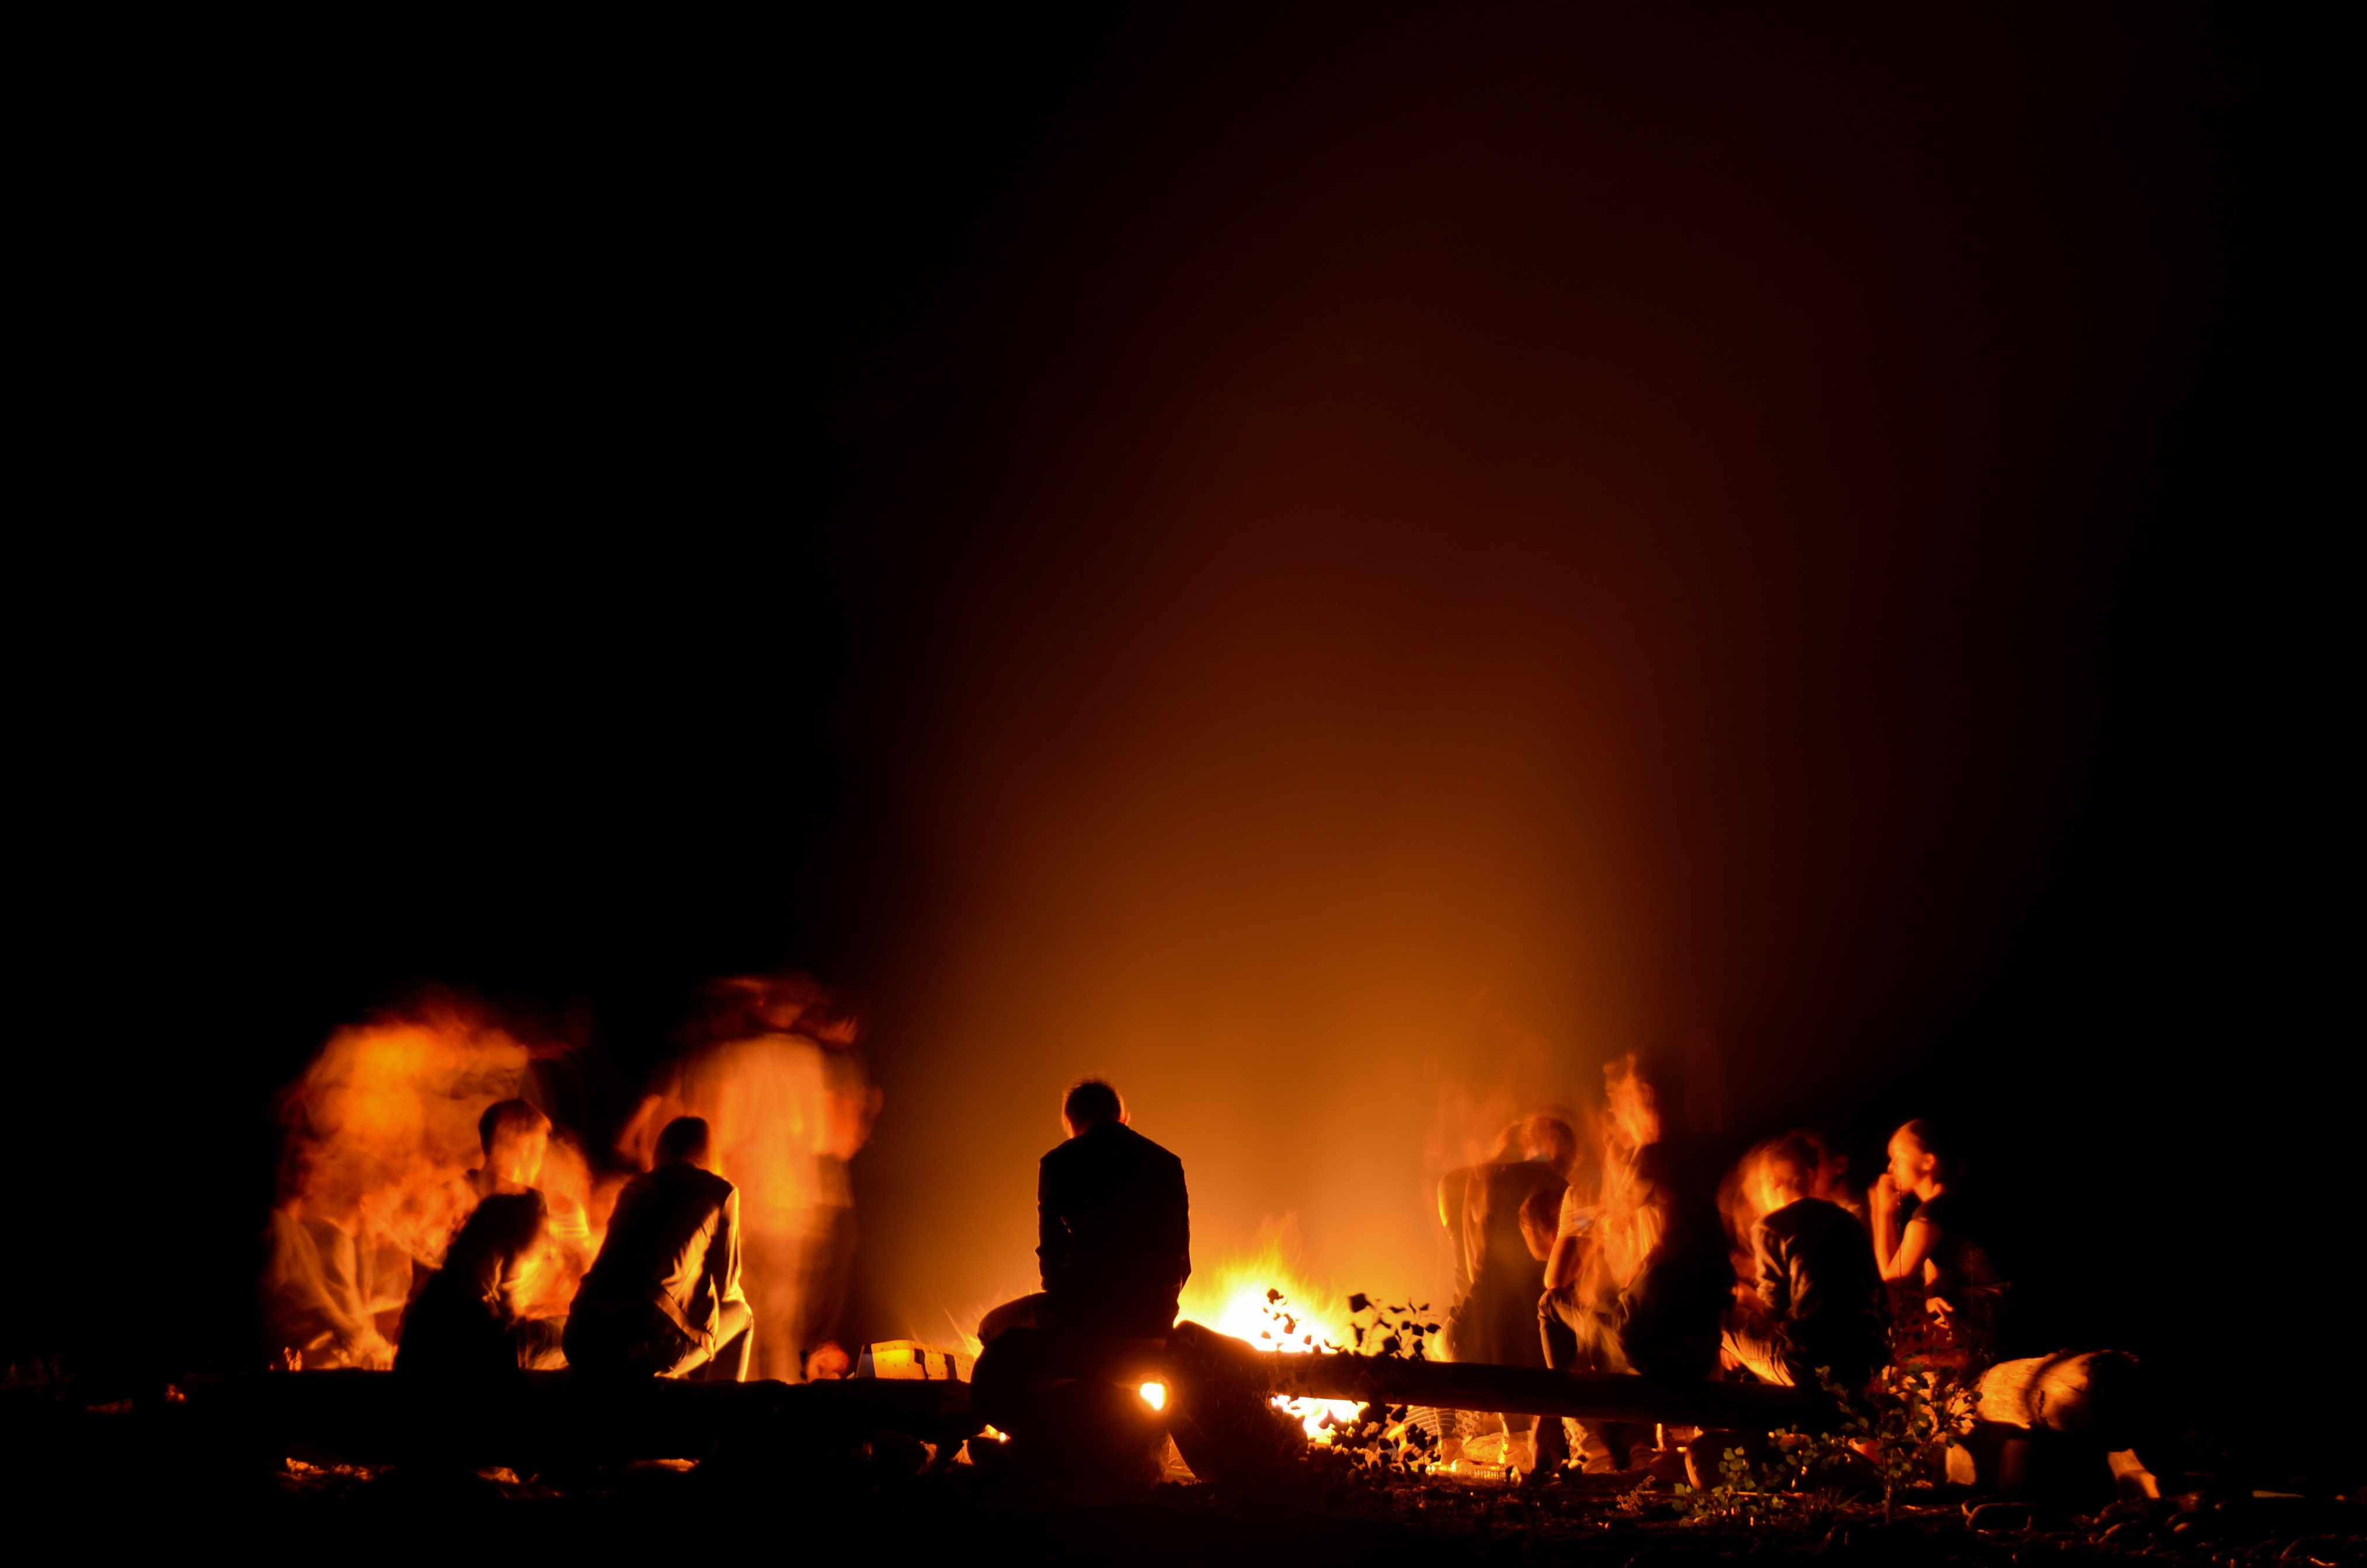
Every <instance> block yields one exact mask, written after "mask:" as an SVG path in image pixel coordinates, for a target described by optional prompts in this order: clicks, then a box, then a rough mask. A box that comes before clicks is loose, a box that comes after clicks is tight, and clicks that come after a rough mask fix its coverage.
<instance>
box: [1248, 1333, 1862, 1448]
mask: <svg viewBox="0 0 2367 1568" xmlns="http://www.w3.org/2000/svg"><path fill="white" fill-rule="evenodd" d="M1261 1359H1263V1360H1264V1361H1265V1362H1266V1363H1267V1368H1266V1376H1267V1382H1268V1386H1269V1387H1271V1388H1272V1390H1273V1391H1274V1393H1277V1394H1287V1395H1289V1396H1290V1397H1292V1398H1313V1399H1353V1400H1355V1401H1356V1402H1358V1403H1359V1404H1427V1405H1433V1406H1435V1407H1437V1408H1439V1409H1443V1410H1489V1411H1501V1412H1505V1413H1508V1414H1512V1415H1520V1416H1577V1417H1579V1418H1580V1419H1581V1420H1590V1421H1632V1422H1650V1421H1660V1422H1666V1423H1668V1424H1669V1425H1670V1426H1673V1427H1735V1428H1738V1429H1746V1430H1752V1431H1761V1432H1767V1431H1772V1430H1774V1429H1775V1428H1776V1427H1792V1426H1799V1427H1812V1426H1816V1425H1818V1424H1820V1423H1822V1422H1825V1421H1826V1420H1828V1419H1829V1418H1830V1416H1831V1415H1832V1409H1831V1404H1830V1402H1829V1401H1828V1400H1825V1399H1823V1398H1821V1397H1818V1396H1817V1395H1815V1394H1811V1393H1806V1392H1804V1391H1802V1390H1799V1389H1791V1388H1775V1387H1772V1386H1770V1385H1768V1384H1765V1383H1731V1382H1672V1381H1670V1380H1666V1379H1659V1378H1646V1377H1631V1376H1622V1375H1619V1374H1616V1373H1609V1372H1557V1371H1545V1370H1543V1369H1537V1368H1530V1367H1496V1366H1486V1365H1482V1364H1479V1363H1477V1362H1467V1361H1410V1360H1401V1359H1397V1358H1394V1357H1380V1356H1325V1355H1302V1356H1285V1355H1282V1354H1279V1353H1275V1354H1270V1355H1266V1356H1263V1357H1262V1358H1261Z"/></svg>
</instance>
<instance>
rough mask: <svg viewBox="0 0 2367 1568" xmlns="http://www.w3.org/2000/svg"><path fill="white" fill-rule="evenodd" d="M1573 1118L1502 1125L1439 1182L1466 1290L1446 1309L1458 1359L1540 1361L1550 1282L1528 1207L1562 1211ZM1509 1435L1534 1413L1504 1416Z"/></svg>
mask: <svg viewBox="0 0 2367 1568" xmlns="http://www.w3.org/2000/svg"><path fill="white" fill-rule="evenodd" d="M1577 1154H1578V1135H1577V1134H1576V1133H1575V1132H1573V1131H1572V1130H1571V1129H1570V1126H1569V1123H1568V1122H1563V1121H1560V1120H1559V1119H1557V1118H1555V1117H1550V1116H1532V1117H1529V1118H1527V1119H1526V1120H1524V1121H1522V1122H1515V1123H1513V1124H1512V1126H1510V1127H1507V1128H1505V1129H1504V1131H1503V1133H1502V1134H1501V1136H1500V1137H1498V1139H1497V1140H1496V1146H1495V1148H1494V1149H1493V1150H1491V1151H1490V1153H1489V1158H1488V1160H1487V1161H1486V1162H1485V1163H1484V1164H1481V1165H1478V1166H1473V1167H1470V1168H1467V1169H1464V1170H1459V1171H1452V1172H1449V1173H1448V1174H1447V1176H1446V1177H1445V1178H1444V1179H1442V1180H1441V1181H1440V1182H1439V1222H1440V1223H1441V1224H1444V1225H1445V1226H1446V1229H1447V1234H1448V1235H1450V1236H1451V1237H1452V1238H1454V1240H1455V1243H1456V1246H1457V1250H1458V1254H1459V1258H1460V1259H1461V1261H1460V1262H1459V1264H1458V1267H1457V1269H1456V1273H1457V1277H1458V1279H1459V1280H1461V1281H1462V1282H1463V1284H1464V1289H1463V1292H1462V1293H1461V1295H1460V1297H1459V1298H1458V1299H1457V1300H1456V1301H1455V1303H1454V1305H1453V1306H1452V1307H1450V1308H1449V1309H1448V1311H1447V1315H1446V1336H1445V1338H1446V1353H1447V1356H1448V1358H1449V1359H1453V1360H1457V1361H1483V1362H1487V1363H1489V1364H1490V1365H1494V1366H1512V1367H1542V1366H1544V1365H1545V1364H1546V1362H1545V1354H1544V1351H1543V1350H1542V1348H1540V1347H1539V1345H1538V1342H1537V1332H1536V1302H1537V1297H1538V1294H1539V1293H1540V1292H1543V1290H1544V1289H1545V1268H1544V1263H1545V1255H1544V1254H1537V1255H1534V1256H1533V1255H1532V1251H1531V1248H1530V1247H1529V1245H1528V1243H1527V1241H1526V1240H1525V1238H1524V1236H1523V1230H1522V1215H1523V1213H1524V1210H1525V1205H1527V1204H1528V1203H1529V1202H1530V1201H1532V1200H1539V1201H1545V1202H1549V1203H1550V1204H1551V1205H1552V1210H1551V1212H1552V1213H1556V1214H1558V1213H1559V1212H1560V1207H1561V1203H1562V1201H1563V1198H1564V1195H1565V1193H1566V1192H1567V1191H1568V1190H1569V1183H1568V1182H1567V1181H1566V1180H1565V1179H1564V1173H1565V1172H1566V1171H1567V1170H1568V1169H1569V1165H1570V1163H1571V1162H1572V1161H1573V1160H1574V1159H1575V1158H1576V1157H1577ZM1503 1423H1504V1430H1505V1432H1506V1434H1507V1436H1508V1438H1512V1437H1515V1436H1517V1435H1518V1434H1521V1433H1525V1432H1528V1431H1530V1430H1532V1429H1533V1428H1534V1427H1535V1426H1536V1424H1537V1418H1536V1417H1535V1416H1523V1415H1516V1414H1508V1415H1505V1416H1503Z"/></svg>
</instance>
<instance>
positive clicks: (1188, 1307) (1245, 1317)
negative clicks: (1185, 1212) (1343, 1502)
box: [1182, 1247, 1356, 1444]
mask: <svg viewBox="0 0 2367 1568" xmlns="http://www.w3.org/2000/svg"><path fill="white" fill-rule="evenodd" d="M1308 1303H1326V1304H1324V1305H1320V1306H1317V1305H1310V1304H1308ZM1182 1315H1183V1316H1184V1317H1186V1318H1189V1319H1191V1320H1192V1321H1194V1322H1195V1323H1200V1324H1205V1325H1207V1326H1208V1327H1210V1328H1213V1329H1215V1330H1216V1331H1217V1333H1219V1334H1229V1335H1231V1336H1232V1337H1234V1338H1236V1339H1246V1340H1248V1341H1249V1342H1250V1343H1251V1344H1252V1345H1254V1346H1256V1347H1257V1348H1259V1349H1261V1350H1274V1351H1279V1352H1281V1353H1283V1354H1285V1355H1308V1354H1310V1353H1312V1352H1314V1351H1318V1350H1339V1349H1343V1348H1347V1346H1348V1345H1349V1343H1350V1341H1351V1340H1352V1339H1353V1331H1352V1330H1351V1328H1350V1326H1349V1314H1348V1311H1347V1302H1346V1300H1345V1299H1344V1298H1343V1297H1342V1296H1341V1295H1339V1294H1338V1292H1333V1291H1329V1290H1318V1289H1317V1288H1315V1287H1314V1286H1311V1285H1309V1284H1308V1283H1307V1282H1306V1281H1305V1280H1302V1279H1300V1278H1298V1277H1297V1274H1296V1273H1295V1272H1294V1271H1293V1270H1292V1269H1290V1268H1289V1267H1287V1266H1286V1265H1285V1263H1284V1262H1283V1260H1282V1258H1281V1255H1280V1253H1279V1251H1278V1249H1276V1248H1274V1247H1267V1248H1266V1249H1265V1251H1264V1252H1263V1253H1262V1254H1260V1255H1259V1256H1258V1257H1256V1258H1251V1259H1250V1260H1249V1261H1247V1262H1244V1263H1234V1264H1229V1265H1226V1266H1224V1267H1221V1268H1218V1269H1210V1270H1206V1271H1202V1272H1195V1274H1194V1275H1193V1276H1192V1280H1191V1282H1190V1283H1189V1284H1187V1285H1186V1286H1185V1287H1184V1288H1183V1314H1182ZM1274 1404H1276V1405H1278V1406H1280V1407H1281V1408H1282V1409H1284V1410H1286V1411H1288V1412H1289V1413H1290V1414H1291V1415H1292V1416H1296V1417H1297V1420H1298V1423H1299V1425H1300V1426H1302V1427H1305V1428H1306V1429H1307V1436H1308V1440H1309V1441H1310V1442H1317V1443H1324V1444H1329V1443H1330V1442H1331V1425H1332V1423H1334V1422H1346V1421H1350V1420H1353V1418H1354V1417H1355V1414H1356V1406H1355V1404H1354V1403H1353V1401H1348V1400H1339V1399H1286V1398H1283V1397H1280V1396H1276V1398H1275V1399H1274Z"/></svg>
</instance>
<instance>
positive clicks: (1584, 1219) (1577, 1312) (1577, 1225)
mask: <svg viewBox="0 0 2367 1568" xmlns="http://www.w3.org/2000/svg"><path fill="white" fill-rule="evenodd" d="M1665 1070H1666V1069H1665V1068H1662V1067H1660V1066H1659V1065H1658V1064H1647V1065H1641V1066H1639V1065H1638V1063H1637V1060H1636V1059H1635V1058H1634V1057H1629V1058H1627V1059H1626V1060H1625V1062H1614V1063H1612V1064H1610V1065H1609V1066H1606V1067H1605V1069H1604V1077H1605V1079H1606V1082H1607V1087H1608V1089H1609V1104H1610V1111H1609V1112H1608V1115H1607V1126H1606V1136H1605V1138H1604V1145H1605V1146H1604V1152H1603V1188H1602V1191H1601V1194H1600V1199H1599V1201H1598V1202H1597V1203H1596V1204H1594V1205H1592V1206H1591V1212H1590V1210H1589V1209H1588V1208H1586V1207H1584V1206H1580V1205H1571V1206H1569V1207H1568V1208H1566V1209H1565V1210H1564V1215H1565V1222H1566V1227H1567V1228H1566V1229H1565V1230H1564V1233H1563V1234H1562V1235H1560V1236H1559V1237H1557V1239H1556V1241H1555V1243H1554V1252H1553V1256H1552V1257H1551V1258H1548V1259H1547V1261H1546V1280H1545V1282H1546V1292H1545V1295H1544V1297H1543V1298H1542V1299H1541V1300H1540V1301H1539V1302H1538V1303H1537V1315H1538V1322H1539V1327H1540V1329H1541V1331H1542V1335H1543V1339H1544V1346H1545V1353H1546V1364H1547V1365H1549V1366H1551V1367H1554V1368H1556V1369H1565V1368H1566V1369H1572V1370H1586V1371H1603V1372H1640V1373H1643V1374H1645V1375H1647V1376H1650V1377H1659V1378H1703V1379H1706V1378H1708V1377H1711V1376H1712V1375H1714V1374H1715V1373H1716V1371H1717V1353H1718V1342H1719V1315H1720V1314H1721V1313H1722V1312H1723V1311H1724V1309H1725V1307H1726V1304H1727V1301H1728V1300H1729V1299H1730V1296H1731V1293H1732V1290H1733V1285H1734V1271H1733V1269H1732V1266H1731V1265H1730V1263H1729V1262H1728V1260H1727V1245H1726V1232H1725V1228H1724V1227H1723V1226H1722V1225H1721V1224H1719V1223H1718V1217H1717V1206H1716V1191H1717V1178H1718V1174H1719V1171H1720V1168H1721V1165H1714V1164H1711V1163H1709V1162H1708V1160H1707V1158H1706V1153H1707V1151H1705V1150H1704V1148H1703V1147H1702V1146H1701V1145H1698V1144H1697V1143H1695V1141H1694V1140H1693V1139H1692V1138H1690V1137H1689V1136H1687V1135H1686V1134H1684V1132H1683V1131H1682V1123H1681V1122H1679V1121H1678V1118H1679V1117H1681V1116H1682V1107H1683V1103H1684V1100H1683V1096H1682V1093H1681V1092H1678V1091H1677V1089H1675V1088H1674V1086H1673V1085H1670V1084H1668V1083H1666V1082H1665V1080H1664V1079H1663V1078H1662V1077H1661V1074H1662V1072H1664V1071H1665ZM1721 1164H1722V1162H1721ZM1580 1425H1581V1426H1582V1427H1584V1428H1585V1430H1586V1431H1587V1433H1588V1436H1589V1439H1590V1442H1589V1446H1590V1450H1591V1451H1590V1454H1589V1456H1588V1463H1589V1467H1590V1468H1596V1467H1597V1465H1598V1461H1600V1464H1601V1466H1603V1467H1607V1468H1609V1469H1613V1470H1625V1468H1626V1461H1627V1457H1628V1452H1627V1450H1628V1436H1629V1434H1628V1430H1627V1428H1626V1427H1625V1426H1623V1425H1621V1424H1618V1423H1598V1422H1584V1423H1581V1424H1580ZM1558 1438H1559V1433H1558V1432H1557V1430H1556V1428H1555V1427H1554V1425H1553V1424H1552V1423H1550V1422H1549V1423H1547V1424H1546V1428H1545V1430H1544V1434H1543V1439H1544V1440H1543V1442H1542V1443H1541V1445H1540V1446H1541V1448H1542V1449H1544V1450H1546V1451H1544V1452H1541V1453H1540V1455H1539V1457H1538V1463H1539V1465H1540V1466H1541V1467H1542V1466H1545V1465H1546V1464H1547V1463H1550V1462H1558V1459H1559V1455H1558V1453H1557V1451H1555V1450H1557V1448H1558Z"/></svg>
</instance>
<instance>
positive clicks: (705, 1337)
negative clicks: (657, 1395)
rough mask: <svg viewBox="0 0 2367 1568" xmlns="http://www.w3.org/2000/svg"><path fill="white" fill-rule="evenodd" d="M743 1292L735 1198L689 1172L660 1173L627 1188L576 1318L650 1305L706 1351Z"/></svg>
mask: <svg viewBox="0 0 2367 1568" xmlns="http://www.w3.org/2000/svg"><path fill="white" fill-rule="evenodd" d="M745 1299H746V1298H745V1297H744V1296H743V1295H742V1291H741V1286H740V1194H739V1191H738V1190H736V1189H735V1188H733V1187H732V1185H731V1183H730V1182H728V1181H726V1180H724V1179H723V1178H721V1177H719V1176H716V1175H713V1174H711V1173H710V1172H708V1171H704V1170H701V1169H699V1168H697V1166H692V1165H662V1166H660V1167H658V1168H656V1169H655V1170H652V1171H648V1172H645V1173H644V1174H642V1175H640V1176H637V1177H635V1178H633V1179H631V1180H630V1181H628V1182H626V1183H625V1188H624V1190H623V1191H621V1192H619V1193H618V1194H617V1208H616V1212H615V1213H612V1214H610V1215H609V1216H608V1235H607V1238H606V1240H605V1241H603V1242H602V1243H601V1244H600V1256H599V1257H598V1258H595V1259H594V1260H593V1263H592V1268H591V1269H590V1270H589V1271H588V1272H587V1273H585V1275H584V1276H583V1285H582V1286H581V1287H580V1288H579V1289H578V1290H577V1291H576V1292H575V1301H576V1304H577V1310H578V1311H581V1310H583V1308H586V1307H590V1308H594V1309H608V1310H615V1309H617V1308H621V1307H625V1306H629V1305H631V1304H634V1303H648V1304H649V1305H651V1306H654V1307H656V1308H657V1309H658V1310H659V1311H660V1312H662V1313H663V1314H665V1315H666V1317H667V1319H668V1320H669V1321H671V1322H672V1323H673V1324H674V1327H676V1328H678V1329H680V1330H681V1331H682V1334H683V1337H685V1338H686V1339H688V1340H689V1341H691V1343H693V1344H695V1345H704V1346H706V1347H708V1348H710V1349H711V1348H713V1347H714V1345H715V1335H716V1328H717V1325H718V1323H719V1320H720V1318H721V1314H722V1310H723V1305H724V1303H727V1302H735V1301H742V1300H745Z"/></svg>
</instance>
